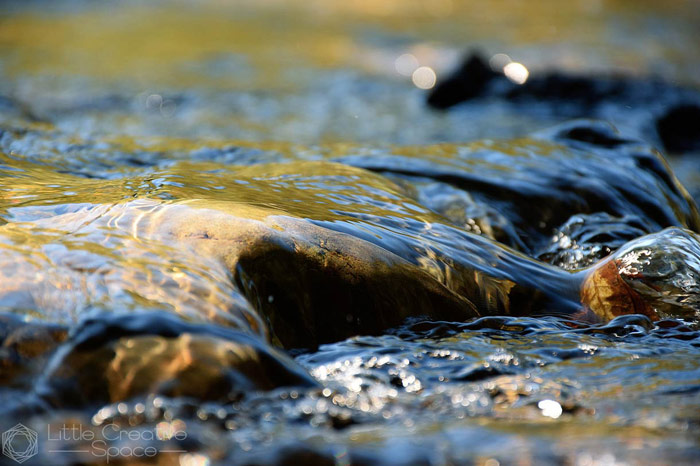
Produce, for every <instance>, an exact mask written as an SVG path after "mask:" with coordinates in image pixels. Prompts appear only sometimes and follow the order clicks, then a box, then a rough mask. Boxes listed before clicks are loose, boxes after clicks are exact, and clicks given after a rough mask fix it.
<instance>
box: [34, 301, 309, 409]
mask: <svg viewBox="0 0 700 466" xmlns="http://www.w3.org/2000/svg"><path fill="white" fill-rule="evenodd" d="M37 385H38V387H37V388H36V391H35V392H36V394H37V395H38V396H39V397H40V398H42V399H43V400H44V401H46V402H48V403H49V404H50V405H51V406H52V407H54V408H61V407H63V408H65V407H80V406H85V405H97V406H100V405H104V404H107V403H112V402H118V401H122V400H128V399H132V398H134V397H136V396H142V395H148V394H160V395H164V396H168V397H186V398H194V399H197V400H202V401H206V400H209V401H214V400H216V401H220V402H226V401H230V400H233V399H236V398H239V397H241V396H242V395H243V394H245V393H247V392H250V391H254V390H269V389H272V388H277V387H280V386H300V387H312V386H315V381H314V380H313V379H312V378H311V377H310V376H309V375H307V374H306V373H305V372H304V371H303V369H301V368H300V367H298V366H297V364H296V363H294V362H293V361H292V360H291V359H289V358H288V357H287V356H286V355H284V354H282V353H281V352H280V351H278V350H275V349H273V348H271V347H269V346H267V345H265V343H264V342H263V341H261V340H260V339H258V338H255V337H253V336H251V335H248V334H246V333H245V332H241V331H236V330H232V329H227V328H224V327H221V326H214V325H205V324H191V323H186V322H184V321H182V320H180V319H178V318H176V317H174V316H172V315H169V314H167V313H140V314H138V315H137V316H132V315H128V314H105V313H104V312H100V313H97V314H95V315H94V316H93V317H91V318H90V317H89V318H87V319H83V320H82V321H81V323H80V324H79V325H78V326H77V327H76V328H74V329H73V331H72V334H71V337H70V339H69V340H68V341H67V342H66V343H65V344H64V345H63V346H62V347H61V349H60V350H59V351H58V352H57V353H56V354H55V355H54V357H53V360H52V361H51V362H50V363H49V365H48V367H47V368H46V370H45V373H44V374H43V375H42V378H41V379H40V380H39V382H38V384H37Z"/></svg>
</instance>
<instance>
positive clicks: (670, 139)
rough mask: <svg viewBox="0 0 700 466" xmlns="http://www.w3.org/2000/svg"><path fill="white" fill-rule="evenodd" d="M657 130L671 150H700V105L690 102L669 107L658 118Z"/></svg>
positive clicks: (666, 146)
mask: <svg viewBox="0 0 700 466" xmlns="http://www.w3.org/2000/svg"><path fill="white" fill-rule="evenodd" d="M656 131H657V132H658V133H659V138H660V139H661V142H663V144H664V147H665V148H666V150H668V151H670V152H689V151H696V150H700V106H698V105H693V104H688V105H678V106H675V107H672V108H670V109H668V110H667V111H666V113H664V115H662V116H661V117H660V118H659V119H658V120H657V122H656Z"/></svg>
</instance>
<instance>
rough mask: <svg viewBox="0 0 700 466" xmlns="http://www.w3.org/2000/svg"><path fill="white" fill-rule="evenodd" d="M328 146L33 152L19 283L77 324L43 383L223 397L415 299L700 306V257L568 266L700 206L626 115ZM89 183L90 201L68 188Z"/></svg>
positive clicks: (11, 232) (291, 378)
mask: <svg viewBox="0 0 700 466" xmlns="http://www.w3.org/2000/svg"><path fill="white" fill-rule="evenodd" d="M307 156H308V155H307ZM307 156H305V157H307ZM316 158H317V160H312V161H303V160H301V161H295V162H288V163H276V164H257V165H238V166H236V165H232V166H231V167H229V168H224V167H222V166H220V165H214V166H212V165H207V164H193V163H189V164H187V163H181V164H178V165H174V166H171V167H170V168H168V169H164V170H160V171H158V172H155V173H154V172H148V173H147V174H145V175H142V176H137V177H133V176H129V177H126V178H122V179H119V178H117V179H114V180H99V181H97V180H90V179H87V180H86V179H83V178H80V177H75V176H70V175H65V174H59V173H56V172H54V171H51V170H50V169H47V168H46V167H42V168H39V169H37V168H34V167H33V166H32V165H31V164H29V163H26V164H25V165H23V168H22V170H27V171H30V170H39V171H36V172H34V173H41V174H42V176H45V177H47V179H48V180H51V181H50V182H47V184H49V183H50V185H49V186H47V187H46V188H45V190H46V191H45V192H42V193H41V196H39V197H37V198H34V199H31V200H29V201H26V200H25V201H22V204H20V205H12V204H9V205H6V206H5V209H6V210H5V215H4V219H5V220H6V222H7V223H5V224H4V225H3V226H1V227H0V246H1V247H2V251H3V254H2V258H1V259H0V260H1V261H2V264H1V265H2V266H1V267H0V273H2V274H3V280H2V281H0V300H2V302H3V303H4V305H5V307H6V310H7V311H10V312H14V313H17V314H24V315H28V314H29V313H31V314H32V315H34V316H37V317H40V318H42V319H44V320H46V321H47V322H53V323H57V324H62V325H65V326H68V327H72V328H73V330H72V331H71V337H70V338H69V339H68V340H67V342H65V343H63V344H62V345H59V346H58V347H57V349H56V350H55V354H53V356H52V357H51V362H50V363H49V364H48V365H47V366H46V368H45V369H44V373H45V375H44V376H43V378H42V381H41V384H40V390H39V391H38V392H37V394H38V395H40V399H42V400H45V401H48V402H49V403H50V404H51V405H53V406H82V405H89V404H99V403H109V402H118V401H121V400H127V399H132V398H134V397H137V396H143V395H146V394H149V393H159V394H166V395H169V396H178V397H180V396H185V397H193V398H195V399H200V400H219V401H221V400H225V399H228V398H230V397H235V396H238V395H239V394H240V393H248V392H251V391H253V390H266V389H270V388H275V387H278V386H284V385H289V384H292V385H294V384H302V385H303V384H306V383H309V382H310V379H308V378H305V377H304V376H303V372H302V371H301V370H300V369H299V368H298V367H296V366H295V364H294V363H293V362H291V361H289V360H288V359H286V358H285V357H284V356H283V355H282V354H280V353H278V352H277V351H276V350H273V349H271V348H270V346H269V345H270V344H273V345H277V346H281V347H284V348H287V349H300V348H305V349H313V348H316V347H318V345H320V344H323V343H331V342H336V341H339V340H342V339H345V338H347V337H351V336H354V335H379V334H382V333H384V332H385V331H386V330H388V329H390V328H393V327H398V326H400V325H401V324H403V323H404V322H405V321H406V319H407V318H409V317H417V316H421V317H423V318H427V319H429V320H434V321H435V320H444V321H452V322H464V321H467V320H469V319H472V318H475V317H480V316H484V315H501V316H502V315H519V316H535V315H560V316H570V317H579V318H582V319H594V320H595V319H597V320H607V319H611V318H613V317H615V316H617V315H620V314H627V313H630V312H635V313H644V314H647V315H649V316H650V317H651V318H653V319H657V318H659V317H660V316H669V315H674V313H675V314H678V313H680V314H682V315H687V312H690V311H689V309H694V308H696V307H697V303H696V302H695V301H693V300H692V299H690V300H688V299H686V300H685V301H684V302H683V304H682V305H681V306H680V307H677V308H669V307H668V302H669V301H672V300H673V299H675V297H676V296H677V295H679V294H682V293H686V294H692V293H694V291H693V290H692V289H691V288H692V287H691V288H688V289H686V288H687V287H686V288H684V286H685V285H681V283H685V281H684V280H686V279H684V278H683V277H681V276H680V275H677V274H675V273H676V272H678V273H680V274H681V275H682V274H683V271H682V270H680V269H678V270H669V273H668V274H666V275H663V276H661V275H659V278H658V280H660V281H662V282H664V283H666V282H668V283H669V285H668V288H666V289H665V292H664V293H665V294H663V296H664V298H663V299H662V298H661V297H660V296H661V295H659V296H656V295H652V294H650V293H648V292H646V291H645V292H640V291H634V292H632V291H630V290H631V289H632V288H633V287H637V285H636V284H634V283H632V284H627V281H626V280H628V279H629V277H628V276H627V275H624V273H621V272H620V270H619V269H618V268H615V269H613V268H612V267H611V266H610V265H609V264H613V263H614V261H612V262H611V261H610V260H608V261H605V260H604V262H601V263H596V264H593V265H592V266H591V267H592V268H590V269H583V270H582V271H580V272H577V273H571V272H569V271H567V270H564V269H578V268H581V267H584V266H587V265H589V264H591V263H593V262H594V260H596V259H599V258H602V257H603V256H604V255H605V254H608V253H612V252H613V251H614V250H615V249H617V248H619V247H622V250H623V251H624V250H625V248H626V247H627V246H625V245H624V242H625V241H627V240H629V239H632V238H634V237H635V236H639V235H643V234H646V233H652V232H654V231H657V230H659V229H662V228H665V227H669V226H675V227H683V228H690V229H698V225H699V224H700V221H699V220H698V213H697V208H696V206H695V204H694V203H693V201H692V200H691V199H690V198H689V197H688V195H687V193H686V192H685V190H684V189H683V188H682V187H681V186H680V184H679V183H678V182H677V180H676V179H675V178H674V176H673V175H672V174H671V172H670V171H669V170H668V167H667V166H666V165H665V163H664V161H663V159H661V158H660V157H659V155H658V154H657V153H656V152H654V151H653V150H651V149H650V148H648V147H646V146H644V145H642V144H640V143H637V142H634V141H630V140H627V139H624V138H622V137H619V136H618V135H617V134H616V133H615V132H614V130H613V129H612V128H610V127H609V126H606V125H603V124H599V123H591V122H574V123H571V124H567V125H564V126H561V127H558V128H555V129H553V130H550V131H547V132H543V133H540V134H538V135H536V136H535V137H533V138H529V139H521V140H515V141H511V142H507V143H506V142H502V143H494V142H483V143H475V144H472V145H468V146H455V147H442V146H437V147H424V148H403V149H402V148H397V149H396V150H395V153H387V154H381V155H377V154H374V155H372V156H365V155H362V154H360V155H353V154H352V153H351V154H346V155H344V156H338V155H337V154H336V153H333V152H330V153H326V154H320V155H319V156H318V157H316ZM323 158H325V159H330V160H332V161H326V160H323ZM250 162H251V161H250V160H246V161H245V163H250ZM338 162H343V163H338ZM373 172H374V173H373ZM376 172H378V173H376ZM12 176H14V179H13V182H14V183H13V184H12V185H10V184H8V190H9V191H8V192H9V193H11V194H10V195H13V196H17V197H16V199H25V198H23V197H22V196H23V195H24V192H23V191H22V188H21V184H19V183H17V180H22V177H23V175H22V172H19V173H16V174H13V175H12ZM52 190H53V191H52ZM67 190H70V191H68V192H69V193H70V198H71V201H72V202H71V203H66V204H62V205H59V206H54V205H52V204H51V203H50V202H47V200H50V199H53V198H54V197H55V196H56V195H57V193H65V192H66V191H67ZM553 231H554V232H557V231H558V232H566V235H568V237H569V238H570V240H571V241H575V242H576V244H577V245H578V246H579V248H581V250H583V251H586V253H585V255H584V257H583V258H578V257H576V258H574V262H573V264H572V263H570V262H568V259H566V257H567V256H566V250H567V247H570V245H568V246H567V245H565V244H561V243H557V244H556V245H553V244H552V243H551V238H552V232H553ZM654 241H655V240H652V243H653V242H654ZM686 241H687V242H690V243H692V242H694V241H696V239H695V238H694V237H691V236H688V239H687V240H686ZM506 244H507V245H510V247H509V246H506ZM631 244H634V243H631ZM543 249H544V250H545V251H546V252H545V253H542V250H543ZM669 251H670V250H669ZM670 252H671V253H673V254H675V252H673V251H670ZM664 254H666V253H660V254H659V256H658V258H656V259H654V260H655V261H656V262H662V261H663V260H664V257H665V255H664ZM534 256H540V258H541V259H542V258H544V259H547V260H550V261H552V262H554V263H555V264H557V265H566V266H565V267H563V268H562V267H555V266H553V265H549V264H546V263H543V262H540V261H538V260H536V259H534V258H533V257H534ZM613 257H617V256H613ZM562 258H564V259H562ZM562 261H564V262H562ZM683 270H685V269H683ZM679 277H680V278H679ZM693 277H694V276H693ZM693 277H691V278H689V279H690V280H695V278H693ZM686 281H687V280H686ZM654 287H656V288H655V289H658V288H659V287H658V286H657V285H654ZM610 290H612V291H610ZM635 290H636V288H635ZM657 308H658V309H657ZM114 310H122V311H123V313H120V314H118V315H113V314H112V313H113V311H114ZM153 312H157V314H153ZM164 312H165V313H164ZM168 313H169V314H172V316H168V315H167V314H168ZM86 315H89V316H90V320H85V316H86ZM96 316H97V317H96ZM175 316H177V317H178V319H179V318H184V319H187V320H189V321H191V322H192V323H187V324H185V323H184V322H182V321H180V320H177V319H176V317H175ZM76 326H77V327H76ZM200 326H201V327H200ZM202 329H205V330H202ZM213 329H219V330H213ZM221 332H223V333H221ZM49 343H50V342H49ZM56 344H57V343H56ZM56 344H53V346H52V345H49V344H47V345H46V347H47V348H48V349H47V354H48V353H50V349H51V348H55V347H56ZM183 358H184V359H183ZM156 368H158V370H156ZM35 373H37V372H35Z"/></svg>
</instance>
